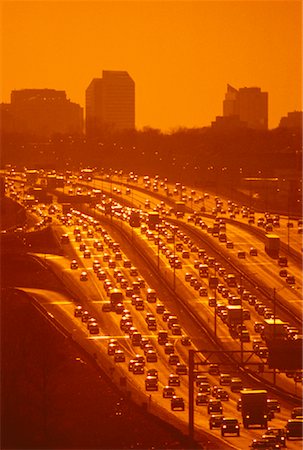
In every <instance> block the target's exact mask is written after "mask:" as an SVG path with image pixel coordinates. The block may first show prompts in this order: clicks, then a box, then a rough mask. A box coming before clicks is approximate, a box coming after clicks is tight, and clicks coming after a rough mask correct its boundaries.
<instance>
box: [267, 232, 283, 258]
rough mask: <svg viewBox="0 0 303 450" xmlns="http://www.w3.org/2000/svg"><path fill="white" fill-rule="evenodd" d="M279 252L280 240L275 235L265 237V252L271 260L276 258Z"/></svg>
mask: <svg viewBox="0 0 303 450" xmlns="http://www.w3.org/2000/svg"><path fill="white" fill-rule="evenodd" d="M279 250H280V238H279V236H278V235H277V234H266V235H265V252H266V253H267V254H268V255H269V256H271V257H272V258H278V256H279Z"/></svg>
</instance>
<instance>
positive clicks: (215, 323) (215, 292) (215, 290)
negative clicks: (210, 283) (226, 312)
mask: <svg viewBox="0 0 303 450" xmlns="http://www.w3.org/2000/svg"><path fill="white" fill-rule="evenodd" d="M214 294H215V315H214V333H215V339H216V340H217V289H216V288H215V289H214Z"/></svg>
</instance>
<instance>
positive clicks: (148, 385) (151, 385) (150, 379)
mask: <svg viewBox="0 0 303 450" xmlns="http://www.w3.org/2000/svg"><path fill="white" fill-rule="evenodd" d="M145 389H146V391H157V390H158V378H157V377H154V376H152V375H148V376H147V377H146V379H145Z"/></svg>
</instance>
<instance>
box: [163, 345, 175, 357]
mask: <svg viewBox="0 0 303 450" xmlns="http://www.w3.org/2000/svg"><path fill="white" fill-rule="evenodd" d="M174 351H175V348H174V344H173V343H171V342H166V344H164V353H165V354H166V355H171V354H173V353H174Z"/></svg>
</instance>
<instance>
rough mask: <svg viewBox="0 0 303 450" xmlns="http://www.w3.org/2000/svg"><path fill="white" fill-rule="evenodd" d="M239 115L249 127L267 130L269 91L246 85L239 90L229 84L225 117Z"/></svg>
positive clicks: (224, 108) (224, 107)
mask: <svg viewBox="0 0 303 450" xmlns="http://www.w3.org/2000/svg"><path fill="white" fill-rule="evenodd" d="M229 116H237V117H238V118H239V119H240V121H241V122H246V123H247V126H248V127H249V128H255V129H259V130H267V128H268V93H267V92H261V89H260V88H258V87H250V88H247V87H244V88H240V89H239V90H237V89H235V88H234V87H232V86H230V85H229V84H228V85H227V92H226V94H225V99H224V101H223V117H229Z"/></svg>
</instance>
